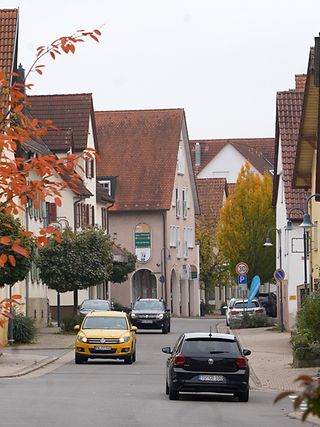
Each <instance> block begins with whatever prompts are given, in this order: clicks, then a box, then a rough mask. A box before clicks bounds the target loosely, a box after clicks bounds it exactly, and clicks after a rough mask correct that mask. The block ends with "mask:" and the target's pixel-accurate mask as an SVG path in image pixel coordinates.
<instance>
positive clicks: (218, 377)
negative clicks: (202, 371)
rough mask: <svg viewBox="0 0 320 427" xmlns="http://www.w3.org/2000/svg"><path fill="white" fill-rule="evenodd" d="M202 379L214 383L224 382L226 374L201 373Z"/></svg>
mask: <svg viewBox="0 0 320 427" xmlns="http://www.w3.org/2000/svg"><path fill="white" fill-rule="evenodd" d="M198 378H199V380H200V381H207V382H212V383H223V382H224V376H223V375H199V377H198Z"/></svg>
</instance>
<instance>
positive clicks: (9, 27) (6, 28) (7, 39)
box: [0, 9, 18, 75]
mask: <svg viewBox="0 0 320 427" xmlns="http://www.w3.org/2000/svg"><path fill="white" fill-rule="evenodd" d="M17 27H18V9H0V69H2V70H4V71H5V73H6V74H7V75H10V74H11V73H12V72H13V66H14V55H15V45H16V38H17Z"/></svg>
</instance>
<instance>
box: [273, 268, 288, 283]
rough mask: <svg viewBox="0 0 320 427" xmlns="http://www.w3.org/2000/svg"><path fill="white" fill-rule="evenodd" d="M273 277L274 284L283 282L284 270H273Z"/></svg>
mask: <svg viewBox="0 0 320 427" xmlns="http://www.w3.org/2000/svg"><path fill="white" fill-rule="evenodd" d="M273 277H274V280H275V281H276V282H281V280H283V279H284V277H285V272H284V270H282V268H277V269H276V270H275V272H274V273H273Z"/></svg>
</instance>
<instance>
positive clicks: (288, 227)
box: [285, 207, 310, 291]
mask: <svg viewBox="0 0 320 427" xmlns="http://www.w3.org/2000/svg"><path fill="white" fill-rule="evenodd" d="M294 210H296V211H300V212H302V213H303V218H304V216H305V210H303V209H301V208H298V207H293V208H291V209H290V210H289V213H288V218H287V225H286V226H285V230H286V231H292V230H293V225H292V220H291V212H292V211H294ZM309 222H310V217H309ZM302 224H303V223H302ZM302 224H300V226H301V225H302ZM300 226H299V227H300ZM307 242H308V232H307V229H306V227H305V226H304V227H303V266H304V281H303V284H304V289H305V291H306V290H307V288H308V268H307V257H308V244H307Z"/></svg>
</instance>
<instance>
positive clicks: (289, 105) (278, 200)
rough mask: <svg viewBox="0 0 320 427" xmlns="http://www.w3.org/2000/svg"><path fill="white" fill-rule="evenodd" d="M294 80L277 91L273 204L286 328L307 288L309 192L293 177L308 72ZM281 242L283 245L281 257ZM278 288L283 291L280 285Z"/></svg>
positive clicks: (293, 323)
mask: <svg viewBox="0 0 320 427" xmlns="http://www.w3.org/2000/svg"><path fill="white" fill-rule="evenodd" d="M295 80H296V85H295V89H290V90H288V91H283V92H278V93H277V98H276V106H277V108H276V148H275V172H274V177H273V206H274V207H275V209H276V228H277V229H278V230H279V232H278V233H277V234H276V236H277V241H276V246H277V249H276V254H277V259H276V267H277V268H280V267H281V268H283V270H284V271H285V280H283V281H282V283H281V286H282V294H283V301H282V302H283V312H284V326H285V327H286V329H292V328H293V327H294V325H295V322H296V315H297V311H298V308H299V306H300V305H301V300H302V296H303V294H304V292H305V290H304V285H303V282H304V240H303V230H302V229H301V227H299V224H300V223H301V222H302V218H303V206H304V200H305V198H306V196H307V195H308V193H307V192H306V189H305V188H300V189H295V188H293V187H292V180H293V167H294V162H295V156H296V150H297V144H298V137H299V129H300V120H301V114H302V105H303V98H304V86H305V80H306V76H305V75H296V76H295ZM288 219H290V220H291V221H292V230H290V231H289V230H287V220H288ZM280 245H281V249H282V250H281V259H280V251H279V249H280ZM308 270H309V267H308ZM307 274H309V271H308V273H307ZM279 286H280V283H279V284H278V287H279ZM278 291H279V292H278V294H279V295H280V289H278ZM278 308H279V307H278ZM278 312H279V310H278Z"/></svg>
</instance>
